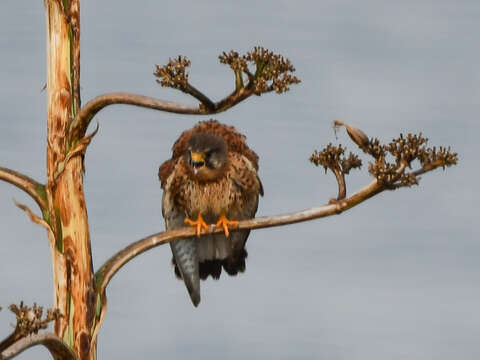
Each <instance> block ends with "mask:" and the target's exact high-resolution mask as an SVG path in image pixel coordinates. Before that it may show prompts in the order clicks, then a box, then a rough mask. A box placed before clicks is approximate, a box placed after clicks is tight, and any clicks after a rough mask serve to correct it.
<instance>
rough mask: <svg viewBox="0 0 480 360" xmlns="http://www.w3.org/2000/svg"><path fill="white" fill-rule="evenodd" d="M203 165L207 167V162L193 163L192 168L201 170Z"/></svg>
mask: <svg viewBox="0 0 480 360" xmlns="http://www.w3.org/2000/svg"><path fill="white" fill-rule="evenodd" d="M203 165H205V162H204V161H192V166H193V167H194V168H197V169H199V168H201V167H202V166H203Z"/></svg>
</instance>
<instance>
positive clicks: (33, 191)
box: [0, 167, 47, 211]
mask: <svg viewBox="0 0 480 360" xmlns="http://www.w3.org/2000/svg"><path fill="white" fill-rule="evenodd" d="M0 180H4V181H6V182H8V183H10V184H12V185H15V186H16V187H18V188H19V189H21V190H23V191H25V192H26V193H27V194H28V195H30V196H31V197H32V199H33V200H35V202H36V203H37V204H38V206H39V207H40V210H42V211H44V210H46V209H47V200H46V195H45V186H43V185H42V184H40V183H39V182H37V181H35V180H33V179H32V178H29V177H28V176H26V175H23V174H20V173H19V172H16V171H13V170H10V169H7V168H4V167H0Z"/></svg>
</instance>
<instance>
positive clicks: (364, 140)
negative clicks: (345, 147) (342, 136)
mask: <svg viewBox="0 0 480 360" xmlns="http://www.w3.org/2000/svg"><path fill="white" fill-rule="evenodd" d="M342 126H345V129H347V134H348V136H350V138H351V139H352V140H353V142H354V143H355V144H357V145H358V146H359V147H360V148H361V149H365V148H367V146H368V144H369V140H368V136H367V135H366V134H365V133H364V132H363V131H362V130H360V129H357V128H356V127H353V126H351V125H349V124H346V123H344V122H343V121H341V120H335V121H334V122H333V129H334V131H335V133H336V131H337V129H338V128H340V127H342Z"/></svg>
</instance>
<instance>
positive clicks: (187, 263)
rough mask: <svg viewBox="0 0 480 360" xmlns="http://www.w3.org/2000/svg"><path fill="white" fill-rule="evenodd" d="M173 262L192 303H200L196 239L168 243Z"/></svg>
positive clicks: (196, 304)
mask: <svg viewBox="0 0 480 360" xmlns="http://www.w3.org/2000/svg"><path fill="white" fill-rule="evenodd" d="M170 247H171V248H172V253H173V257H174V259H175V263H176V264H177V267H178V269H179V271H180V275H181V276H182V279H183V282H184V283H185V286H186V287H187V290H188V293H189V295H190V299H192V302H193V305H195V306H198V304H199V303H200V276H199V269H198V257H197V241H196V239H194V238H192V239H183V240H175V241H172V242H171V243H170Z"/></svg>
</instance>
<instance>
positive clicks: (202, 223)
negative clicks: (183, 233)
mask: <svg viewBox="0 0 480 360" xmlns="http://www.w3.org/2000/svg"><path fill="white" fill-rule="evenodd" d="M185 224H188V225H190V226H195V227H196V228H197V236H200V234H201V233H202V228H203V229H204V230H205V231H207V230H208V225H207V223H206V222H205V220H203V217H202V214H198V217H197V220H195V221H194V220H190V219H189V218H186V219H185Z"/></svg>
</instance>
